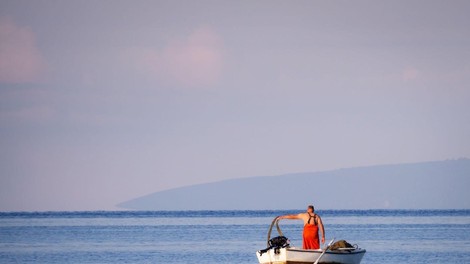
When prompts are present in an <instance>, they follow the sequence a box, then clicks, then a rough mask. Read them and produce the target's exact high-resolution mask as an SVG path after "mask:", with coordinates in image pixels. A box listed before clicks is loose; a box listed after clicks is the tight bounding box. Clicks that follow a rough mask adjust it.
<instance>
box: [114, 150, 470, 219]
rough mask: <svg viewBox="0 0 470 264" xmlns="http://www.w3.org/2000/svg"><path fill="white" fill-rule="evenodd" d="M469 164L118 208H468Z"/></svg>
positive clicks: (238, 182) (346, 172)
mask: <svg viewBox="0 0 470 264" xmlns="http://www.w3.org/2000/svg"><path fill="white" fill-rule="evenodd" d="M469 186H470V160H469V159H457V160H446V161H434V162H422V163H411V164H394V165H378V166H370V167H356V168H347V169H338V170H332V171H323V172H306V173H295V174H285V175H279V176H258V177H250V178H241V179H232V180H225V181H220V182H213V183H206V184H198V185H192V186H186V187H180V188H176V189H170V190H165V191H160V192H156V193H153V194H149V195H146V196H143V197H140V198H136V199H133V200H130V201H127V202H123V203H121V204H119V205H118V206H119V207H122V208H128V209H137V210H224V209H225V210H227V209H228V210H230V209H240V210H241V209H247V210H261V209H287V208H303V207H305V205H306V204H308V203H314V204H315V205H316V206H317V207H321V208H324V209H382V208H384V209H386V208H391V209H394V208H395V209H450V208H454V209H468V208H470V194H469V192H468V187H469Z"/></svg>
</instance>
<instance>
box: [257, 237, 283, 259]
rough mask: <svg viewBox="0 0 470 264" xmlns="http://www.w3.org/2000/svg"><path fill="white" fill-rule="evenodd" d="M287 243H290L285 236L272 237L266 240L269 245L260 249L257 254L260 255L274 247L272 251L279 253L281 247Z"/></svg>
mask: <svg viewBox="0 0 470 264" xmlns="http://www.w3.org/2000/svg"><path fill="white" fill-rule="evenodd" d="M289 243H290V241H289V239H288V238H287V237H285V236H277V237H273V238H271V239H270V240H269V242H268V244H269V247H267V248H265V249H262V250H260V251H259V254H260V256H262V255H263V254H264V253H266V252H268V251H269V250H270V249H272V248H274V253H275V254H279V253H280V249H281V248H287V247H289Z"/></svg>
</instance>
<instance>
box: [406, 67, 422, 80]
mask: <svg viewBox="0 0 470 264" xmlns="http://www.w3.org/2000/svg"><path fill="white" fill-rule="evenodd" d="M419 75H420V72H419V71H418V69H416V68H415V67H411V66H408V67H406V68H405V69H404V70H403V72H402V79H403V81H405V82H406V81H412V80H415V79H416V78H418V77H419Z"/></svg>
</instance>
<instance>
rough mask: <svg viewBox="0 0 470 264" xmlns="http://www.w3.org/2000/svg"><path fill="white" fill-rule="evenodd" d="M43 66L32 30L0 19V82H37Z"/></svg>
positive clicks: (3, 18)
mask: <svg viewBox="0 0 470 264" xmlns="http://www.w3.org/2000/svg"><path fill="white" fill-rule="evenodd" d="M45 65H46V64H45V62H44V58H43V57H42V55H41V53H40V51H39V49H38V48H37V46H36V38H35V35H34V33H33V32H32V30H31V29H30V28H28V27H21V26H18V25H16V24H15V23H14V22H13V21H12V20H11V19H10V18H5V17H2V18H0V82H2V83H31V82H36V81H39V80H40V78H41V76H42V74H43V72H44V70H45Z"/></svg>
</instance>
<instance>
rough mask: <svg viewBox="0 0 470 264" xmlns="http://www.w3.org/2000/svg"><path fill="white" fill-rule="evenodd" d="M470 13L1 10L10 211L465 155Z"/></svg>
mask: <svg viewBox="0 0 470 264" xmlns="http://www.w3.org/2000/svg"><path fill="white" fill-rule="evenodd" d="M469 13H470V2H468V1H387V2H385V1H104V0H103V1H51V0H48V1H41V0H38V1H19V0H15V1H6V0H1V1H0V177H1V178H0V210H97V209H106V210H109V209H114V208H115V207H114V205H115V204H117V203H119V202H122V201H126V200H129V199H131V198H135V197H138V196H141V195H144V194H148V193H152V192H155V191H159V190H164V189H168V188H172V187H178V186H183V185H190V184H195V183H204V182H211V181H216V180H223V179H229V178H238V177H248V176H257V175H279V174H284V173H292V172H303V171H321V170H328V169H336V168H342V167H353V166H367V165H376V164H389V163H402V162H419V161H429V160H443V159H447V158H459V157H470V140H468V139H469V135H470V16H468V14H469Z"/></svg>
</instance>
